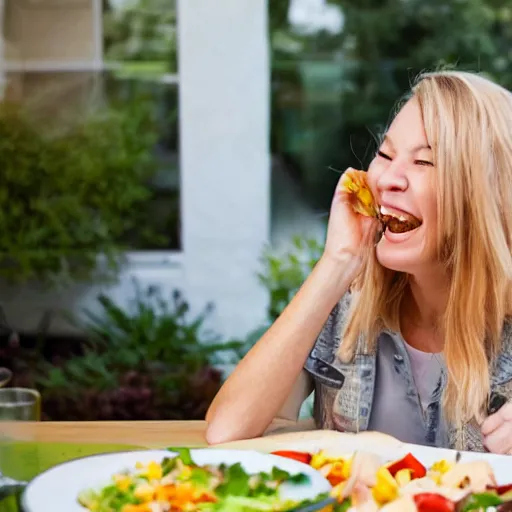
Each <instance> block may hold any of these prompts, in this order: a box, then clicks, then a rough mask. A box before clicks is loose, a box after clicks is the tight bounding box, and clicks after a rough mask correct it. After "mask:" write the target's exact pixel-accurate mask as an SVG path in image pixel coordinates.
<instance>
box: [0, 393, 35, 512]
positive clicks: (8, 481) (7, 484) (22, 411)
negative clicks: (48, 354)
mask: <svg viewBox="0 0 512 512" xmlns="http://www.w3.org/2000/svg"><path fill="white" fill-rule="evenodd" d="M40 419H41V395H40V394H39V393H38V392H37V391H36V390H35V389H28V388H2V387H0V422H2V421H8V422H11V421H40ZM13 446H14V445H13V441H12V440H9V439H8V438H7V437H6V436H5V434H4V435H2V432H1V431H0V510H5V511H6V512H15V511H20V510H21V504H20V499H21V498H20V497H21V492H22V491H23V489H24V487H25V485H26V483H27V482H25V481H22V480H17V479H16V476H17V475H15V474H13V473H12V471H15V469H13V467H12V463H13V462H19V461H15V460H14V461H13V460H12V459H13V457H14V458H17V457H16V455H14V453H13ZM31 451H33V452H34V453H29V454H28V455H27V454H25V456H28V457H29V458H30V460H31V464H33V463H34V461H36V460H37V450H36V449H35V447H30V448H29V450H28V452H31ZM16 465H17V464H15V466H16ZM18 469H19V468H18ZM5 470H6V471H7V472H8V473H9V474H10V476H8V475H7V474H4V473H3V471H5ZM13 476H14V477H15V478H12V477H13Z"/></svg>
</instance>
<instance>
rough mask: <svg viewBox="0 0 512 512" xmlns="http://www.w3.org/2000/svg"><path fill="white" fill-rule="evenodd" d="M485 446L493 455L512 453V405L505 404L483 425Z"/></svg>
mask: <svg viewBox="0 0 512 512" xmlns="http://www.w3.org/2000/svg"><path fill="white" fill-rule="evenodd" d="M480 429H481V432H482V436H483V442H484V446H485V447H486V448H487V449H488V450H489V451H490V452H492V453H499V454H507V453H512V403H507V404H505V405H504V406H503V407H502V408H501V409H500V410H499V411H498V412H496V413H495V414H491V415H490V416H489V417H487V418H486V419H485V421H484V422H483V423H482V425H481V427H480Z"/></svg>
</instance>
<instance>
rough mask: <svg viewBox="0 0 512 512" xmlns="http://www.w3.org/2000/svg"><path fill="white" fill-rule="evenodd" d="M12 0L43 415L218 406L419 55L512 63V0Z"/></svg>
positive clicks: (18, 234)
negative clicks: (216, 399) (221, 391)
mask: <svg viewBox="0 0 512 512" xmlns="http://www.w3.org/2000/svg"><path fill="white" fill-rule="evenodd" d="M0 15H1V27H2V31H3V37H2V38H1V41H0V84H1V98H2V99H1V103H0V168H1V172H0V201H1V205H2V206H1V208H0V283H1V285H0V307H1V308H0V321H1V322H0V324H1V333H0V334H1V337H0V366H4V367H8V368H10V369H11V370H13V372H14V378H13V381H12V382H11V385H17V386H24V387H33V388H37V389H39V390H40V391H41V392H42V395H43V419H52V420H111V419H114V420H119V419H121V420H122V419H202V418H203V417H204V414H205V412H206V409H207V407H208V405H209V403H210V402H211V400H212V398H213V396H214V395H215V393H216V391H217V390H218V388H219V386H220V385H221V383H222V380H223V379H224V378H225V377H226V375H227V374H228V373H229V371H230V369H232V368H233V365H235V364H236V363H237V361H239V359H240V358H241V357H242V356H243V354H244V353H245V352H246V351H247V350H248V348H250V346H252V344H253V343H254V342H255V341H256V340H257V339H258V337H259V336H260V335H261V334H262V333H263V332H264V330H265V329H266V328H267V327H268V325H269V324H270V323H271V322H272V321H273V320H274V319H275V318H276V316H278V315H279V313H280V312H281V311H282V309H283V307H284V306H285V305H286V304H287V303H288V301H289V300H290V299H291V297H292V296H293V294H294V293H295V292H296V290H297V288H298V287H299V286H300V284H301V283H302V281H303V280H304V278H305V277H306V276H307V275H308V273H309V272H310V270H311V268H312V266H313V265H314V264H315V262H316V261H317V259H318V257H319V256H320V254H321V248H322V243H323V239H324V232H325V225H326V221H327V212H328V208H329V203H330V200H331V196H332V193H333V190H334V186H335V184H336V181H337V180H338V178H339V173H340V172H341V171H342V170H344V169H345V168H346V167H348V166H353V167H356V168H365V167H366V166H367V164H368V162H369V161H370V159H371V157H372V154H373V153H374V151H375V149H376V143H375V140H376V138H377V137H378V136H379V134H380V133H381V132H382V130H383V129H384V128H385V126H386V124H387V123H388V120H389V116H390V112H391V111H392V108H393V106H394V104H395V102H396V101H397V100H398V98H399V97H400V96H401V95H402V94H403V93H404V92H406V91H407V89H408V87H409V84H410V83H411V81H413V80H414V78H415V76H416V75H417V74H418V73H419V72H421V71H422V70H432V69H438V68H446V67H456V68H458V69H466V70H472V71H481V72H483V73H485V74H487V75H489V76H491V77H492V78H494V79H495V80H496V81H498V82H499V83H501V84H502V85H504V86H506V87H510V86H511V85H512V66H511V65H510V64H511V61H512V23H511V21H512V1H509V0H504V1H500V0H268V1H265V0H216V1H215V2H212V1H210V0H0ZM303 414H304V415H308V414H309V409H308V408H307V407H305V408H304V411H303Z"/></svg>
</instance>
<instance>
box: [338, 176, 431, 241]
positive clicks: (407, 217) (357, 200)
mask: <svg viewBox="0 0 512 512" xmlns="http://www.w3.org/2000/svg"><path fill="white" fill-rule="evenodd" d="M366 176H367V175H366V172H364V171H357V170H355V169H350V170H348V171H346V172H345V173H344V176H343V180H342V183H341V187H342V189H343V190H345V192H348V193H349V195H350V197H351V205H352V208H353V210H354V211H355V212H357V213H360V214H361V215H365V216H367V217H376V218H377V219H379V221H380V222H381V224H382V233H383V232H384V231H385V230H386V229H388V230H389V231H390V232H391V233H407V232H408V231H412V230H414V229H416V228H419V227H420V226H421V220H420V219H418V218H417V217H415V216H414V215H411V214H409V213H407V212H404V211H400V212H397V211H393V210H392V209H391V208H387V207H385V206H379V205H378V204H377V202H376V201H375V198H374V196H373V194H372V192H371V190H370V187H369V186H368V182H367V180H366Z"/></svg>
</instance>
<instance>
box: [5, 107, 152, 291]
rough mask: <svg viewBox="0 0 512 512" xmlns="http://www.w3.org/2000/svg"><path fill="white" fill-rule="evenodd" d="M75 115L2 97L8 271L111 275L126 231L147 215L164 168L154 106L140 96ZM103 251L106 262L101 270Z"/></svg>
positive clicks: (13, 274)
mask: <svg viewBox="0 0 512 512" xmlns="http://www.w3.org/2000/svg"><path fill="white" fill-rule="evenodd" d="M76 118H77V120H76V121H74V122H72V123H67V124H66V125H65V126H64V125H63V124H62V123H54V126H52V124H51V120H43V122H42V121H41V120H40V119H38V118H37V117H35V116H34V115H32V114H30V113H29V112H28V111H27V110H26V109H24V108H22V107H21V106H19V105H17V104H6V103H4V104H2V105H0V167H1V168H2V175H1V178H0V201H1V202H2V209H1V210H0V278H4V279H7V280H9V281H14V282H25V281H28V280H38V281H42V282H44V283H52V282H55V281H58V280H65V279H68V280H91V279H92V278H95V277H99V276H100V275H101V277H108V276H110V275H112V273H115V272H116V271H117V269H118V265H119V262H120V254H121V251H122V250H123V249H124V247H123V244H122V243H121V242H120V241H121V240H123V239H124V238H126V234H127V233H130V231H133V229H134V228H135V227H137V226H140V225H141V220H140V215H141V213H140V212H141V211H143V210H144V208H141V207H142V206H143V205H145V204H147V202H148V201H149V199H150V197H151V192H150V189H149V187H148V186H147V182H148V180H149V178H150V177H151V176H152V175H153V173H154V172H155V170H156V160H155V157H154V156H153V147H154V144H155V141H156V137H157V133H156V128H155V126H156V125H155V122H154V120H153V118H152V114H151V109H150V108H149V107H148V106H147V105H145V104H142V103H140V102H134V103H133V104H131V105H130V104H126V105H123V106H122V108H114V107H111V108H108V107H103V108H101V109H97V110H95V111H92V112H90V113H88V114H86V115H85V117H81V116H76ZM43 123H44V126H43ZM142 225H143V224H142ZM144 236H146V237H147V238H148V239H151V238H152V237H154V236H155V235H154V233H152V231H151V230H150V229H146V230H145V231H144ZM98 255H104V256H105V258H106V262H107V265H105V266H104V268H103V270H104V272H103V273H102V274H97V271H98V266H97V261H98Z"/></svg>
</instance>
